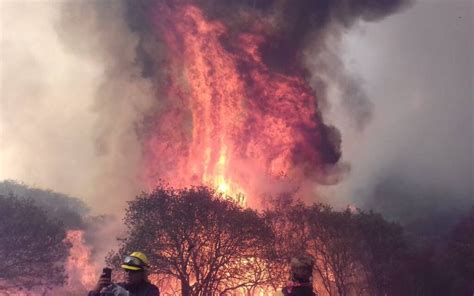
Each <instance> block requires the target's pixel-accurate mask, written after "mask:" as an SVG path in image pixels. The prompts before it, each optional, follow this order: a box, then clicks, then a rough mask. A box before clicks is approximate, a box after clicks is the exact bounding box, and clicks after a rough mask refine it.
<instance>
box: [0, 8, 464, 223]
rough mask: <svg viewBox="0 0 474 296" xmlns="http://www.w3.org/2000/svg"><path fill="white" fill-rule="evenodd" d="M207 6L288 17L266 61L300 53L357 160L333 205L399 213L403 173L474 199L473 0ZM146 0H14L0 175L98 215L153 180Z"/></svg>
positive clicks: (6, 24) (4, 72) (445, 200)
mask: <svg viewBox="0 0 474 296" xmlns="http://www.w3.org/2000/svg"><path fill="white" fill-rule="evenodd" d="M197 2H199V3H200V4H201V5H203V7H204V6H205V7H206V13H207V16H208V17H210V18H218V19H221V20H224V19H225V21H226V22H227V23H228V24H229V25H231V26H243V25H245V23H242V22H239V19H240V18H239V17H240V16H242V15H244V16H245V14H246V13H249V11H253V12H251V13H256V14H259V15H261V16H262V18H264V19H268V20H269V19H273V20H274V21H279V22H280V24H282V25H281V26H279V27H278V28H279V30H280V31H278V32H279V33H278V34H276V37H278V38H276V39H275V43H274V45H275V46H276V47H274V48H273V49H275V48H276V49H277V50H274V52H275V53H274V54H273V55H271V54H270V55H268V57H269V60H268V61H267V62H268V63H269V64H273V66H274V68H275V69H276V70H278V69H282V63H283V64H284V61H287V60H289V59H292V58H295V56H296V57H297V58H298V59H300V60H301V61H302V62H303V64H304V66H305V67H306V68H307V69H308V70H310V71H309V73H308V78H309V79H310V81H311V83H312V85H313V88H314V89H315V90H316V93H317V95H318V98H319V99H320V100H322V101H321V103H322V104H323V117H324V119H325V120H326V121H327V122H329V123H331V124H334V125H335V126H336V127H338V129H339V130H340V131H341V133H342V149H343V151H342V152H343V156H342V157H343V159H342V160H343V161H347V162H348V163H350V164H351V166H352V171H351V173H350V174H348V175H347V176H346V178H345V179H344V180H343V181H342V183H341V184H340V185H338V186H335V187H334V186H333V187H330V188H327V190H325V191H323V192H322V193H324V195H325V196H326V197H327V198H328V201H329V202H331V203H333V204H335V205H338V204H340V205H345V204H347V203H348V202H354V203H356V205H363V206H365V207H375V208H378V209H381V210H384V211H386V212H387V213H388V212H390V211H388V210H385V209H384V207H383V206H380V204H384V203H380V202H378V201H377V198H380V196H378V195H379V194H374V192H379V193H380V192H381V191H383V190H382V189H380V188H389V187H387V186H384V185H383V184H388V183H390V184H393V182H392V180H400V179H402V180H408V181H409V182H402V183H403V184H406V185H403V186H404V187H406V188H411V187H412V186H411V185H409V184H415V186H413V187H414V189H413V190H411V189H410V190H408V191H409V192H418V191H423V192H424V193H423V194H420V195H416V194H415V195H414V196H426V197H423V198H424V199H425V200H426V204H430V197H429V195H430V194H429V193H426V192H427V191H428V192H429V190H428V189H433V190H435V191H442V192H446V194H443V195H442V196H441V197H439V198H436V200H439V202H436V204H437V206H436V208H441V207H443V206H446V205H449V204H450V203H453V200H454V202H456V203H458V202H459V203H469V202H472V193H473V190H472V183H473V177H472V166H473V165H472V159H473V158H472V147H473V135H472V134H473V132H472V126H473V123H472V97H473V95H472V85H473V81H472V77H473V75H472V74H473V73H472V68H473V66H472V52H473V50H472V49H473V46H472V35H473V34H472V27H473V26H472V14H473V13H472V9H473V8H472V2H471V1H462V0H459V1H454V2H453V3H450V4H447V3H444V2H441V1H430V0H425V1H418V2H417V3H416V4H415V5H413V6H412V7H410V4H411V1H368V0H367V1H337V3H336V1H298V2H297V3H296V4H295V1H226V5H222V3H223V1H197ZM147 3H149V1H133V2H122V1H81V2H72V1H71V2H69V1H65V2H56V1H51V2H45V1H42V2H32V1H24V2H21V1H4V2H2V4H1V5H2V11H3V12H2V20H1V22H2V35H3V36H2V40H1V56H2V59H1V60H2V64H1V81H2V84H1V94H2V97H1V118H0V130H1V142H0V161H1V166H0V168H1V171H0V179H5V178H11V179H17V180H21V181H24V182H26V183H28V184H32V185H39V186H41V187H43V188H52V189H54V190H56V191H62V192H65V193H68V194H71V195H74V196H80V197H83V198H85V199H86V200H87V201H88V202H90V203H91V204H92V206H93V209H94V208H95V210H96V211H97V212H111V211H116V210H118V209H123V206H124V201H125V200H127V199H130V198H132V197H133V196H134V195H135V193H136V192H138V191H139V190H140V189H145V188H143V185H142V184H141V183H140V173H141V172H140V168H141V165H142V158H141V145H140V133H139V132H137V131H140V130H143V129H144V128H145V127H143V126H142V124H143V121H142V119H143V118H144V117H146V116H147V115H148V114H151V113H154V111H155V110H156V109H158V108H159V107H160V106H159V101H158V100H156V98H157V97H159V84H157V83H156V80H157V79H158V78H159V76H157V75H159V66H158V65H156V64H155V63H154V61H156V59H155V60H153V59H154V57H153V56H150V53H159V52H160V50H161V48H160V46H161V45H160V44H159V42H156V43H155V42H151V41H147V42H144V40H150V38H148V37H149V36H146V35H147V34H150V32H148V31H147V30H146V22H144V19H143V18H140V16H141V13H143V9H146V7H147V6H146V5H147ZM132 4H133V5H132ZM236 7H237V9H236ZM408 7H410V9H405V8H408ZM282 8H284V9H282ZM229 12H232V13H229ZM282 12H285V13H282ZM302 12H305V13H304V14H302ZM394 12H399V14H396V15H393V16H390V15H392V14H393V13H394ZM224 16H233V17H230V18H226V17H224ZM234 16H235V17H234ZM270 16H271V17H270ZM388 16H390V17H388ZM266 17H267V18H266ZM383 18H386V19H384V21H383V22H377V23H376V24H375V23H373V24H371V23H370V22H372V21H378V20H381V19H383ZM295 32H297V33H298V34H295ZM145 36H146V38H145ZM288 41H291V42H292V44H294V45H297V46H295V47H296V48H298V49H299V50H298V52H294V51H291V50H288V48H286V47H285V46H284V44H286V43H287V42H288ZM157 56H159V55H157ZM155 58H156V57H155ZM153 78H154V79H155V81H153ZM387 180H390V181H387ZM387 182H388V183H387ZM395 183H396V182H395ZM420 184H422V185H421V186H418V185H420ZM381 186H382V187H381ZM417 186H418V188H423V189H422V190H421V189H419V190H417V189H416V188H417ZM427 188H428V189H427ZM438 189H439V190H438ZM400 196H407V194H405V193H400V194H396V195H395V196H393V197H391V198H390V200H397V199H399V198H401V197H400ZM104 201H106V202H104ZM409 204H410V203H409V202H407V203H406V205H405V206H403V205H401V203H400V204H398V203H396V202H395V203H394V204H393V205H390V208H397V207H398V208H399V209H401V210H403V209H405V208H407V207H408V206H409ZM392 214H393V213H392ZM393 217H394V218H397V215H396V214H393Z"/></svg>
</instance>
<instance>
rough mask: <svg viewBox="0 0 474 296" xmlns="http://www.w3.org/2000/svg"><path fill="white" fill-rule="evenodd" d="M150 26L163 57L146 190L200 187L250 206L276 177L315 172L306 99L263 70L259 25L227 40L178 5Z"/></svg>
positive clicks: (288, 78) (316, 136)
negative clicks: (161, 45) (161, 184)
mask: <svg viewBox="0 0 474 296" xmlns="http://www.w3.org/2000/svg"><path fill="white" fill-rule="evenodd" d="M153 22H154V26H155V29H156V31H157V32H156V34H157V35H158V36H159V38H161V40H163V41H164V43H165V44H166V46H167V49H168V51H167V53H166V54H165V56H164V58H163V60H162V61H161V65H160V66H161V70H160V71H162V72H163V73H164V74H163V75H164V77H160V79H159V80H160V81H158V83H161V85H160V100H161V103H162V104H161V109H160V110H159V111H158V113H155V114H154V116H153V118H151V119H150V125H149V126H151V128H150V129H149V130H148V138H147V141H146V145H145V154H146V162H145V163H146V172H147V174H146V180H147V183H148V184H149V186H150V187H153V186H155V185H156V183H157V182H158V180H160V179H161V180H165V181H167V182H169V183H170V184H171V185H173V186H189V185H200V184H207V185H210V186H213V187H215V188H216V190H217V191H218V192H221V193H223V194H225V195H229V196H233V197H235V196H240V197H242V196H245V197H246V198H247V200H245V201H244V203H250V204H249V205H256V203H255V201H254V200H253V199H254V198H255V197H256V196H258V195H260V194H262V193H263V192H268V190H271V189H272V187H274V186H273V185H272V184H274V183H275V180H281V177H282V176H287V177H288V179H301V178H302V176H303V175H306V174H308V172H310V173H314V172H317V171H318V170H320V169H321V167H322V166H323V165H324V163H325V161H326V160H324V159H323V158H324V157H325V156H323V155H322V153H323V152H321V151H322V150H324V148H327V147H323V146H324V143H323V142H324V141H323V139H322V138H323V137H322V136H321V131H320V128H321V127H320V125H321V119H320V117H319V113H318V110H317V105H316V100H315V97H314V95H313V94H312V93H311V89H310V87H309V86H308V84H307V83H306V81H305V80H304V77H303V71H299V72H298V71H296V72H297V73H296V74H294V75H288V74H284V73H281V72H278V71H273V70H272V69H270V68H269V66H268V65H266V64H265V63H264V62H263V58H262V54H261V52H260V51H259V48H260V46H261V45H262V44H263V43H264V42H265V36H264V35H265V32H264V29H262V28H263V27H264V26H263V25H258V24H257V25H255V29H253V31H249V32H241V33H239V34H237V35H236V36H234V35H232V37H229V35H230V34H231V32H228V30H227V28H226V27H225V25H224V24H223V23H221V22H219V21H209V20H206V18H205V16H204V15H203V13H202V11H201V10H200V9H199V8H198V7H196V6H193V5H190V4H182V3H181V4H177V3H175V4H174V5H173V6H172V7H170V6H167V5H166V4H159V6H158V8H157V10H156V12H155V17H154V20H153ZM293 72H295V71H293ZM263 184H266V185H265V186H266V187H267V188H264V187H263ZM269 184H270V185H269ZM249 197H251V199H250V200H248V198H249Z"/></svg>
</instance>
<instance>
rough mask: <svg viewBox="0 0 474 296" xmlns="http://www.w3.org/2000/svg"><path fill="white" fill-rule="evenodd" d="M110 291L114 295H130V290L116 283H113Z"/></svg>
mask: <svg viewBox="0 0 474 296" xmlns="http://www.w3.org/2000/svg"><path fill="white" fill-rule="evenodd" d="M111 292H112V293H113V295H114V296H130V292H128V291H127V290H125V289H124V288H122V287H120V286H118V285H114V286H113V288H112V291H111Z"/></svg>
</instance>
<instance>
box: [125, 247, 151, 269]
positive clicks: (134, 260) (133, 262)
mask: <svg viewBox="0 0 474 296" xmlns="http://www.w3.org/2000/svg"><path fill="white" fill-rule="evenodd" d="M148 266H149V261H148V258H147V257H146V255H145V254H143V253H142V252H138V251H135V252H133V253H132V254H130V255H129V256H127V257H125V259H124V260H123V264H122V266H121V267H122V268H123V269H127V270H143V269H144V268H145V267H148Z"/></svg>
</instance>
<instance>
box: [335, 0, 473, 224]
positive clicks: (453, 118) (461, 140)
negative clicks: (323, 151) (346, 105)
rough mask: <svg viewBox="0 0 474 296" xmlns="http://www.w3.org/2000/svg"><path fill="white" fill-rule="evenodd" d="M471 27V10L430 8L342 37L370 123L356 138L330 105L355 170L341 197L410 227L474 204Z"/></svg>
mask: <svg viewBox="0 0 474 296" xmlns="http://www.w3.org/2000/svg"><path fill="white" fill-rule="evenodd" d="M473 27H474V26H473V3H472V1H450V2H449V3H448V2H445V1H429V0H426V1H418V2H417V4H416V5H414V6H413V7H412V8H411V9H409V10H407V11H406V12H404V13H403V14H400V15H397V17H393V18H388V19H387V20H386V21H385V22H383V24H380V25H379V24H377V25H375V24H368V25H366V26H363V27H360V28H358V29H356V30H354V31H353V33H352V34H349V35H347V36H346V37H345V40H344V44H345V46H344V50H345V54H344V60H345V62H346V65H347V68H348V71H351V72H355V73H358V75H359V77H360V79H361V80H362V82H363V84H364V88H365V89H366V91H367V95H368V97H370V99H371V102H372V103H373V105H374V109H373V110H374V117H373V119H372V121H371V123H370V124H369V126H368V127H367V129H366V130H364V131H363V132H362V133H361V132H355V131H354V129H353V127H352V126H351V124H350V123H347V121H346V120H345V119H344V118H343V117H342V116H340V115H341V114H342V113H341V112H339V111H338V107H336V105H337V103H334V107H335V110H333V111H334V112H333V113H332V114H333V115H334V117H333V119H334V120H335V121H334V122H333V123H334V124H335V125H336V126H338V127H340V129H341V133H342V137H343V139H344V140H345V141H344V142H343V154H344V156H345V157H347V159H350V162H351V165H352V172H351V174H350V176H348V178H347V179H345V180H344V181H343V182H342V184H340V185H339V187H338V188H339V190H342V191H343V192H345V193H344V194H342V195H345V196H346V197H349V196H350V197H349V199H351V200H353V202H355V203H356V204H358V205H360V206H362V207H365V208H372V209H375V210H378V211H383V212H384V213H385V214H387V215H388V216H390V218H392V219H398V220H405V221H407V223H408V222H409V221H411V222H412V221H415V220H416V219H417V218H418V217H423V216H429V215H430V214H436V213H437V214H439V215H440V216H443V215H448V216H449V215H454V214H453V213H454V212H459V211H463V210H469V208H470V207H471V206H472V205H473V204H474V196H473V183H474V182H473V181H474V180H473V166H474V164H473V137H474V136H473V135H474V124H473V109H474V105H473V104H474V102H473V98H474V93H473V77H474V75H473V36H474V35H473ZM337 195H338V196H341V191H338V194H337ZM344 200H345V201H346V200H347V199H344Z"/></svg>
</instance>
